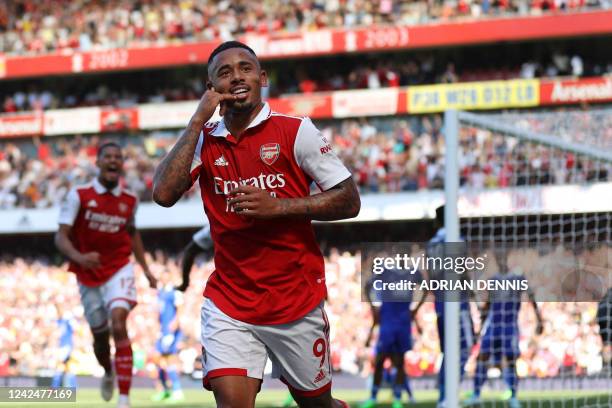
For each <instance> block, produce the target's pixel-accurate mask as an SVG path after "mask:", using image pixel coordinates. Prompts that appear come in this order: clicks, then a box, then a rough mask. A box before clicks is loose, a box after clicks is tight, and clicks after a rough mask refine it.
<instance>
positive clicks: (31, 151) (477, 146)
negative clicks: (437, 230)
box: [0, 115, 612, 208]
mask: <svg viewBox="0 0 612 408" xmlns="http://www.w3.org/2000/svg"><path fill="white" fill-rule="evenodd" d="M551 120H556V119H555V117H552V119H551ZM320 128H321V130H322V132H323V134H324V135H325V136H326V137H327V138H328V140H332V141H333V144H334V146H335V149H336V151H337V153H338V155H339V156H340V158H341V159H342V160H343V162H344V163H345V164H346V165H347V166H348V168H349V169H350V170H351V171H352V173H353V176H354V177H355V180H356V182H357V184H358V186H359V188H360V190H361V192H362V193H364V194H367V193H393V192H401V191H416V190H423V189H438V188H442V187H443V176H444V168H443V155H444V145H443V137H442V133H441V129H442V118H441V116H439V115H433V116H422V117H410V118H405V119H393V120H389V119H386V120H378V121H368V120H366V119H361V120H344V121H341V122H335V123H333V122H332V123H328V124H325V123H323V124H321V125H320ZM602 129H604V128H602ZM609 133H610V132H609ZM568 134H569V135H573V134H572V133H568ZM177 137H178V133H177V132H176V131H172V132H154V133H150V134H146V135H141V136H138V137H137V136H125V137H123V139H118V141H119V142H120V143H123V144H124V145H125V150H124V154H125V174H124V178H123V182H124V185H125V186H126V187H127V188H129V189H130V190H132V191H133V192H135V193H136V194H137V195H138V196H139V197H140V199H141V201H143V202H144V201H151V191H152V182H153V174H154V171H155V167H156V165H157V163H159V160H160V158H161V157H163V155H164V154H165V153H166V152H167V151H168V150H169V148H170V147H171V145H172V143H173V142H174V140H175V138H177ZM608 137H609V138H612V133H610V134H609V135H608ZM99 142H100V138H99V137H97V136H95V137H89V138H85V137H80V136H75V137H72V136H71V137H66V138H61V137H58V138H53V139H52V140H49V141H47V139H44V138H42V139H40V138H34V139H30V140H27V141H20V142H0V208H15V207H22V208H23V207H25V208H46V207H51V206H54V205H58V204H59V203H60V202H61V200H62V199H63V197H64V196H65V195H66V193H67V191H69V189H70V188H71V186H73V185H78V184H83V183H86V182H89V181H90V180H91V179H92V178H93V177H94V176H95V174H96V167H95V157H96V146H97V145H98V144H99ZM461 147H462V150H463V154H462V156H461V159H460V165H461V183H462V185H463V186H464V187H466V188H473V189H482V188H494V187H507V186H514V185H529V184H563V183H575V182H584V181H607V180H610V177H611V176H612V172H610V169H609V168H608V167H609V166H608V167H603V166H600V165H597V166H596V165H594V164H593V163H592V162H588V161H583V160H580V159H579V158H576V157H575V156H574V155H572V154H560V153H552V152H551V151H550V150H546V149H535V148H533V149H531V148H530V149H527V148H524V147H521V146H516V145H515V141H514V140H513V139H510V138H503V137H501V136H498V135H494V134H491V133H490V132H487V131H483V130H477V129H473V128H470V129H466V130H464V132H463V133H462V134H461ZM197 188H198V186H197V185H196V187H195V188H194V189H193V190H192V191H191V192H189V193H188V194H187V199H189V198H192V197H196V196H198V195H199V194H198V191H197Z"/></svg>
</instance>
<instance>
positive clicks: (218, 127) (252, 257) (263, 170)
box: [191, 104, 351, 324]
mask: <svg viewBox="0 0 612 408" xmlns="http://www.w3.org/2000/svg"><path fill="white" fill-rule="evenodd" d="M191 174H192V180H193V181H194V182H195V180H196V179H197V178H198V177H199V182H200V187H201V191H202V200H203V202H204V209H205V211H206V214H207V215H208V219H209V221H210V229H211V234H212V237H213V241H214V243H215V268H216V269H215V271H214V273H213V274H212V275H211V277H210V278H209V280H208V282H207V284H206V289H205V290H204V296H206V297H208V298H210V299H211V300H212V301H213V302H214V303H215V304H216V305H217V307H219V309H221V310H222V311H223V312H224V313H226V314H227V315H229V316H231V317H233V318H235V319H237V320H241V321H243V322H247V323H252V324H282V323H288V322H291V321H294V320H297V319H299V318H301V317H303V316H304V315H306V314H307V313H308V312H310V311H311V310H312V309H313V308H314V307H315V306H316V305H318V304H319V303H320V302H321V301H322V300H323V299H324V298H325V295H326V286H325V271H324V264H323V256H322V255H321V251H320V249H319V245H318V243H317V241H316V239H315V235H314V231H313V229H312V226H311V222H310V220H305V219H298V218H295V219H286V218H282V219H273V220H255V219H251V218H248V217H246V216H242V215H238V214H237V213H236V212H235V211H234V208H231V207H230V206H229V205H228V200H229V196H228V193H229V191H231V189H232V188H235V187H237V186H238V185H240V184H243V185H245V184H246V185H252V186H255V187H258V188H261V189H265V190H267V191H268V192H270V194H271V195H273V196H275V197H278V198H296V197H306V196H308V195H309V193H310V184H311V183H312V182H313V181H314V182H315V183H317V184H318V186H319V187H320V188H321V189H322V190H327V189H329V188H331V187H333V186H335V185H337V184H338V183H340V182H342V181H344V180H346V179H347V178H349V177H351V174H350V173H349V171H348V170H347V169H346V168H345V167H344V165H343V164H342V163H341V162H340V160H339V159H338V157H337V156H336V155H335V153H334V151H333V149H332V147H331V145H330V144H329V142H328V141H327V140H326V139H325V137H323V135H322V134H321V132H319V131H318V130H317V128H316V127H315V126H314V125H313V124H312V122H311V121H310V119H308V118H297V117H292V116H285V115H281V114H278V113H273V112H271V110H270V107H269V106H268V104H265V106H264V107H263V109H262V110H261V111H260V112H259V114H258V115H257V117H256V118H255V119H254V120H253V122H252V123H251V124H250V125H249V127H248V128H247V130H246V131H245V132H244V134H243V135H242V136H241V137H240V138H239V139H238V140H236V138H234V137H233V136H232V135H231V134H229V131H228V130H227V129H226V127H225V123H224V122H223V120H221V121H219V122H216V123H209V124H206V126H205V127H204V129H203V130H202V132H201V134H200V139H199V141H198V145H197V147H196V151H195V155H194V160H193V163H192V166H191Z"/></svg>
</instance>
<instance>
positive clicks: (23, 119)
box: [0, 112, 43, 138]
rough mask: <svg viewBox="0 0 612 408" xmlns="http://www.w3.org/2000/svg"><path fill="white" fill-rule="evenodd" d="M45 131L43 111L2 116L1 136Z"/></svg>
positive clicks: (0, 122)
mask: <svg viewBox="0 0 612 408" xmlns="http://www.w3.org/2000/svg"><path fill="white" fill-rule="evenodd" d="M42 133H43V113H42V112H26V113H21V114H12V115H3V116H0V138H6V137H20V136H34V135H41V134H42Z"/></svg>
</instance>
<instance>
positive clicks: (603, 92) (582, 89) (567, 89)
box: [540, 77, 612, 105]
mask: <svg viewBox="0 0 612 408" xmlns="http://www.w3.org/2000/svg"><path fill="white" fill-rule="evenodd" d="M608 101H612V78H610V77H603V78H586V79H558V80H547V81H542V83H541V85H540V105H561V104H569V103H582V102H608Z"/></svg>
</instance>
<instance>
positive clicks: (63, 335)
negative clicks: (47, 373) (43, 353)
mask: <svg viewBox="0 0 612 408" xmlns="http://www.w3.org/2000/svg"><path fill="white" fill-rule="evenodd" d="M57 315H58V319H57V326H58V329H59V338H58V348H59V354H58V360H59V361H58V367H57V371H56V372H55V374H54V375H53V379H52V380H51V386H52V387H76V376H75V375H74V374H73V373H71V372H70V358H71V356H72V351H73V350H74V340H73V335H74V328H75V326H76V324H75V321H74V318H73V317H72V315H71V314H70V313H69V312H62V308H61V306H59V305H58V306H57Z"/></svg>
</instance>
